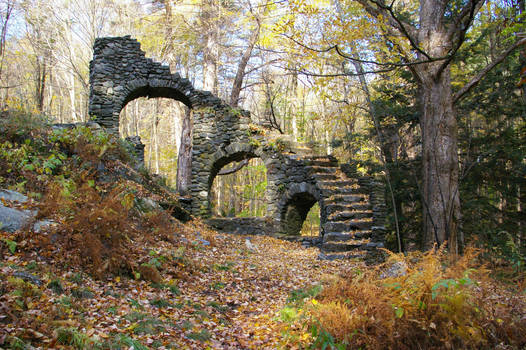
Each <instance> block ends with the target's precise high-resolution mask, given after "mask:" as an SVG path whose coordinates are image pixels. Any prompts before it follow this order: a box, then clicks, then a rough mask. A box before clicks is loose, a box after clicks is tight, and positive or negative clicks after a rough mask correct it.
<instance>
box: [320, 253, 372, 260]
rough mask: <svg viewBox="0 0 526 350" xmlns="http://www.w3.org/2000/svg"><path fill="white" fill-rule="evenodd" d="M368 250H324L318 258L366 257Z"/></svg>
mask: <svg viewBox="0 0 526 350" xmlns="http://www.w3.org/2000/svg"><path fill="white" fill-rule="evenodd" d="M366 256H367V252H364V251H352V252H342V253H339V254H331V253H325V252H323V251H321V252H320V254H319V255H318V260H329V261H331V260H343V259H365V257H366Z"/></svg>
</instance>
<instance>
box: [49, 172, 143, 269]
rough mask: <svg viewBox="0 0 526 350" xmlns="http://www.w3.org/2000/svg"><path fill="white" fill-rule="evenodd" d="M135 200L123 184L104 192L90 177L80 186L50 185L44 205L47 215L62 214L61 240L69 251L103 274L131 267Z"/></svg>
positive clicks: (67, 183)
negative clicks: (129, 250)
mask: <svg viewBox="0 0 526 350" xmlns="http://www.w3.org/2000/svg"><path fill="white" fill-rule="evenodd" d="M81 177H82V175H81ZM76 186H78V188H76ZM73 188H74V189H73ZM133 199H134V198H133V195H132V194H131V193H130V192H129V191H127V190H126V189H124V188H121V187H120V186H117V187H115V188H113V189H110V190H109V192H108V193H103V192H101V191H98V190H97V189H96V188H95V186H94V182H92V181H89V179H88V181H86V182H84V183H81V184H80V185H77V184H76V183H74V182H69V181H66V182H65V183H64V182H60V181H57V182H54V183H52V184H50V186H49V188H48V191H47V194H46V196H45V197H44V200H43V202H42V203H41V205H40V207H41V208H42V209H41V213H42V214H44V215H50V214H55V215H58V216H60V217H61V221H62V222H63V224H62V225H61V226H60V232H59V240H60V241H61V243H62V244H63V245H64V248H65V249H66V251H67V252H69V253H72V252H76V254H74V253H73V254H71V258H72V259H73V262H76V263H80V264H81V265H83V266H89V267H90V268H91V272H92V273H94V275H95V276H99V277H100V276H102V275H104V274H106V273H107V272H112V273H115V272H119V271H121V270H123V271H129V270H130V269H131V267H130V265H129V261H128V260H127V259H126V258H125V257H126V256H127V253H128V249H127V248H128V244H129V241H130V240H131V238H130V236H131V237H133V235H134V234H135V233H136V230H135V228H134V226H133V225H132V220H131V218H130V215H131V209H132V206H133Z"/></svg>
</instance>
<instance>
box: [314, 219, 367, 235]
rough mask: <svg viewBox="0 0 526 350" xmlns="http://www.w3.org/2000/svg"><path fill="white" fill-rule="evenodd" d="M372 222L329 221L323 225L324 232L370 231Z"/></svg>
mask: <svg viewBox="0 0 526 350" xmlns="http://www.w3.org/2000/svg"><path fill="white" fill-rule="evenodd" d="M372 225H373V222H372V221H364V220H363V219H362V220H348V221H328V222H326V223H325V224H323V231H324V232H351V231H363V230H370V229H371V227H372Z"/></svg>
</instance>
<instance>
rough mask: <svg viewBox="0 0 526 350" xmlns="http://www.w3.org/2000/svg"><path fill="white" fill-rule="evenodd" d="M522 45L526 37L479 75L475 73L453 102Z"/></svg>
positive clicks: (454, 97)
mask: <svg viewBox="0 0 526 350" xmlns="http://www.w3.org/2000/svg"><path fill="white" fill-rule="evenodd" d="M521 45H526V38H523V39H520V40H518V41H516V42H515V43H514V44H513V45H511V46H510V47H509V48H508V49H507V50H506V51H504V52H503V53H502V55H500V56H499V57H497V58H496V59H495V60H494V61H493V62H491V63H490V64H488V65H487V66H486V67H484V69H482V70H481V71H480V72H479V73H478V74H477V75H475V76H474V77H473V78H472V79H471V80H470V81H469V82H468V83H467V84H466V85H464V86H463V87H462V88H461V89H460V90H459V91H458V92H457V93H456V94H455V95H454V96H453V103H456V102H457V101H458V100H459V99H460V98H461V97H462V96H464V95H465V94H466V93H467V92H468V91H469V90H471V89H472V88H473V87H474V86H475V85H477V84H478V83H479V82H480V81H481V80H482V78H484V76H485V75H486V74H488V73H489V71H491V70H492V69H493V68H495V66H496V65H498V64H499V63H501V62H502V61H504V59H505V58H506V57H508V55H509V54H511V53H512V52H513V51H514V50H515V49H516V48H517V47H519V46H521Z"/></svg>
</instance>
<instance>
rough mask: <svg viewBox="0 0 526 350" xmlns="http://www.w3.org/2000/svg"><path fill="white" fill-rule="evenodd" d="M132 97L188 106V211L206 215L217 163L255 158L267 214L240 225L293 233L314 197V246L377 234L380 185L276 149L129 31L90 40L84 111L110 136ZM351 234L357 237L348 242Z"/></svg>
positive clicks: (363, 242)
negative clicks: (317, 241) (318, 239)
mask: <svg viewBox="0 0 526 350" xmlns="http://www.w3.org/2000/svg"><path fill="white" fill-rule="evenodd" d="M138 97H167V98H171V99H174V100H177V101H180V102H182V103H184V104H185V105H186V106H188V107H189V108H190V109H191V111H192V120H193V136H192V145H191V147H192V166H191V169H192V170H191V171H192V176H191V184H190V186H189V194H190V198H189V200H188V201H185V202H184V203H185V205H186V207H187V209H188V210H189V211H191V213H192V214H193V215H196V216H201V217H209V216H210V213H211V210H210V187H211V185H212V182H213V180H214V177H215V176H216V175H217V173H218V172H219V170H220V169H221V168H222V167H223V166H224V165H226V164H228V163H229V162H232V161H236V160H243V159H247V158H254V157H259V158H261V159H262V160H263V162H264V164H265V167H266V168H267V182H268V185H267V193H266V200H267V217H266V218H258V220H248V219H250V218H243V219H244V220H245V219H246V220H245V221H246V225H245V226H246V227H247V228H249V227H251V228H253V232H259V231H260V230H262V228H263V230H264V231H265V232H266V233H270V234H276V233H283V232H285V233H297V232H298V231H299V229H298V227H300V228H301V223H303V220H305V216H306V215H307V213H308V211H309V209H310V208H311V207H312V205H314V203H316V202H318V203H319V204H320V220H321V225H320V233H321V234H322V235H323V243H322V250H323V249H325V250H326V251H335V250H334V249H337V251H343V250H347V249H355V248H356V247H371V246H375V244H378V243H375V242H378V241H380V240H381V239H382V237H383V232H384V228H383V223H384V218H385V209H384V206H383V204H380V203H381V200H378V198H380V199H381V198H382V197H381V193H380V192H381V190H375V189H374V186H373V185H371V183H372V182H371V181H370V180H368V179H365V182H364V181H362V182H363V184H362V183H360V181H359V180H358V179H357V178H356V175H355V174H350V173H347V172H346V171H345V169H344V168H340V166H339V164H338V161H337V160H336V158H334V157H332V156H308V155H303V156H300V155H298V154H297V149H294V147H292V146H290V147H289V146H286V145H285V146H284V144H283V142H281V143H280V144H279V147H278V145H277V144H278V143H277V142H276V140H275V139H274V140H272V141H269V137H268V136H267V135H266V133H267V132H268V130H267V129H265V127H263V126H261V125H255V124H253V122H252V121H251V119H250V113H249V112H247V111H244V110H241V109H236V108H231V107H230V106H228V105H227V104H226V103H225V102H223V101H222V100H221V99H219V98H217V97H216V96H214V95H212V94H211V93H210V92H208V91H200V90H197V89H195V88H194V87H193V86H192V84H191V83H190V81H188V80H187V79H184V78H181V76H180V75H179V74H177V73H173V74H172V73H171V72H170V69H169V67H168V66H163V65H162V64H160V63H158V62H154V61H153V60H151V59H149V58H146V57H145V53H144V52H143V51H142V50H141V49H140V44H139V43H138V42H137V40H135V39H132V38H131V37H130V36H125V37H113V38H98V39H96V40H95V44H94V53H93V60H92V61H91V62H90V99H89V113H90V115H92V116H93V117H95V118H96V121H97V122H98V123H99V124H101V126H103V127H104V128H105V129H106V130H108V131H109V132H110V133H114V134H118V130H119V115H120V112H121V110H122V108H123V107H124V106H125V105H126V104H127V103H128V102H130V101H132V100H133V99H135V98H138ZM285 143H286V142H285ZM140 146H141V145H140V144H138V145H136V147H137V149H140ZM241 222H242V221H238V222H236V223H234V224H235V226H234V227H235V228H236V231H237V232H240V233H241V232H247V230H245V231H243V230H237V229H239V228H242V227H241V226H240V225H241V224H240V223H241ZM254 223H255V224H256V225H253V224H254ZM358 238H359V239H360V241H359V242H358V243H349V242H354V241H356V239H358ZM372 241H375V242H372ZM342 242H347V243H342Z"/></svg>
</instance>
